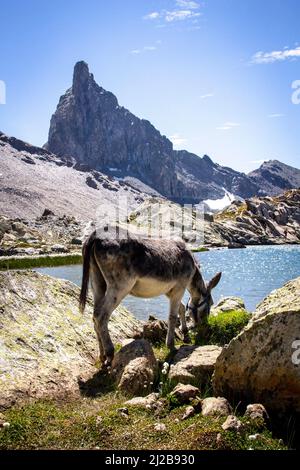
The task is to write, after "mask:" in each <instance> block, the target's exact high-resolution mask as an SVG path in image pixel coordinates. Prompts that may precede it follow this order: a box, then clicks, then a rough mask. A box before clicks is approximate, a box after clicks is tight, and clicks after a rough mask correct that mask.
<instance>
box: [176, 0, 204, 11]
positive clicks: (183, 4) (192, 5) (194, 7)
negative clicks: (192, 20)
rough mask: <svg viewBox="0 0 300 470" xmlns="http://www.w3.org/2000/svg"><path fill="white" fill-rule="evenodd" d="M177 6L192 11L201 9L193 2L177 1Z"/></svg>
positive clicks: (190, 0) (187, 0)
mask: <svg viewBox="0 0 300 470" xmlns="http://www.w3.org/2000/svg"><path fill="white" fill-rule="evenodd" d="M176 5H177V6H178V7H179V8H188V9H190V10H198V8H199V7H200V5H199V3H197V2H193V1H192V0H176Z"/></svg>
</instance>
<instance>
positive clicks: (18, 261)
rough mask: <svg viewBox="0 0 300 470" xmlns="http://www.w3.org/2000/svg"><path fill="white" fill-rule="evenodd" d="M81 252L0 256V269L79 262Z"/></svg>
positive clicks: (29, 267)
mask: <svg viewBox="0 0 300 470" xmlns="http://www.w3.org/2000/svg"><path fill="white" fill-rule="evenodd" d="M81 263H82V256H81V254H62V255H42V256H18V257H13V256H12V257H5V258H4V257H3V258H0V271H6V270H9V269H31V268H41V267H52V266H63V265H69V264H81Z"/></svg>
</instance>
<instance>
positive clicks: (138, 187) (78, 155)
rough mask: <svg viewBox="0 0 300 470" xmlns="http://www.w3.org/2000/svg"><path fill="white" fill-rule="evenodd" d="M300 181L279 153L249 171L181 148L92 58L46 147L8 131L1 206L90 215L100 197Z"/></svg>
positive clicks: (80, 70)
mask: <svg viewBox="0 0 300 470" xmlns="http://www.w3.org/2000/svg"><path fill="white" fill-rule="evenodd" d="M298 187H300V170H299V169H296V168H292V167H290V166H288V165H285V164H283V163H281V162H278V161H276V160H271V161H269V162H265V163H264V164H263V165H262V166H261V167H260V168H259V169H257V170H255V171H253V172H251V173H250V174H249V175H246V174H244V173H240V172H238V171H235V170H233V169H231V168H227V167H223V166H220V165H218V164H217V163H214V162H213V161H212V160H211V159H210V158H209V157H208V156H207V155H205V156H204V157H203V158H200V157H198V156H197V155H195V154H192V153H190V152H187V151H185V150H181V151H175V150H173V145H172V143H171V142H170V140H168V139H167V138H166V137H165V136H162V135H161V134H160V133H159V131H158V130H156V129H155V128H154V127H153V126H152V124H151V123H150V122H149V121H145V120H143V119H139V118H137V117H136V116H134V115H133V114H132V113H130V112H129V111H128V110H126V109H125V108H123V107H121V106H119V104H118V101H117V98H116V97H115V96H114V95H113V94H112V93H110V92H108V91H105V90H104V89H103V88H101V87H100V86H98V85H97V84H96V82H95V81H94V78H93V75H92V74H90V73H89V70H88V66H87V64H85V63H84V62H79V63H77V64H76V65H75V68H74V76H73V84H72V87H71V88H70V89H69V90H68V91H67V92H66V93H65V94H64V95H63V96H62V97H61V98H60V100H59V104H58V106H57V110H56V112H55V113H54V115H53V116H52V119H51V124H50V130H49V139H48V142H47V144H46V145H45V148H40V147H36V146H33V145H30V144H28V143H26V142H23V141H22V140H20V139H17V138H15V137H8V136H7V135H5V134H3V133H1V132H0V206H1V210H0V212H1V213H3V214H5V215H8V216H10V217H25V218H32V217H36V216H39V215H41V213H42V212H43V210H44V209H45V208H49V209H51V210H53V211H54V212H55V213H57V214H58V215H62V214H64V213H65V214H68V215H75V216H77V217H80V218H81V219H82V220H90V219H91V218H93V217H92V216H94V215H95V211H96V209H97V207H98V206H99V204H100V203H101V204H102V205H103V204H105V205H106V206H107V207H108V208H110V207H114V206H115V205H116V203H117V196H118V195H127V196H128V204H129V209H131V210H132V209H134V208H136V207H137V206H138V205H139V204H140V202H142V201H143V200H145V198H146V197H147V196H149V195H152V196H160V195H161V196H164V197H166V198H169V199H171V200H173V201H176V202H182V203H187V202H189V203H194V202H196V203H198V202H199V201H202V200H206V199H219V198H222V197H223V196H224V189H226V190H227V191H229V192H231V193H233V194H235V195H238V196H240V197H242V198H248V197H251V196H253V195H259V196H264V195H276V194H279V193H282V192H283V191H284V190H286V189H290V188H298Z"/></svg>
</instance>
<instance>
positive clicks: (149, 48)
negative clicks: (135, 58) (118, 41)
mask: <svg viewBox="0 0 300 470" xmlns="http://www.w3.org/2000/svg"><path fill="white" fill-rule="evenodd" d="M160 43H161V42H158V41H157V44H160ZM156 49H157V46H144V47H142V48H140V49H133V50H132V51H130V54H133V55H138V54H142V53H144V52H149V51H156Z"/></svg>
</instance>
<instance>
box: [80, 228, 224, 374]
mask: <svg viewBox="0 0 300 470" xmlns="http://www.w3.org/2000/svg"><path fill="white" fill-rule="evenodd" d="M82 251H83V276H82V285H81V292H80V310H81V312H83V311H84V308H85V304H86V298H87V292H88V285H89V280H91V287H92V291H93V296H94V315H93V320H94V326H95V331H96V334H97V338H98V342H99V349H100V360H101V362H102V365H103V366H109V365H110V364H111V361H112V359H113V356H114V346H113V343H112V341H111V338H110V335H109V331H108V321H109V318H110V315H111V313H112V312H113V310H115V309H116V307H117V306H118V305H119V304H120V302H121V301H122V300H123V299H124V297H126V296H127V295H128V294H131V295H133V296H136V297H142V298H150V297H156V296H158V295H162V294H164V295H166V296H167V297H168V299H169V303H170V311H169V319H168V333H167V339H166V344H167V347H168V348H169V349H170V350H172V349H174V337H175V327H176V323H177V318H178V315H179V316H180V322H181V330H182V333H183V334H184V336H185V338H186V337H187V334H188V328H187V324H186V316H185V313H186V309H185V307H184V305H183V303H182V302H181V301H182V297H183V295H184V292H185V290H186V289H187V290H188V291H189V293H190V298H189V301H188V304H187V309H188V310H189V311H190V316H191V319H192V321H193V323H194V326H198V325H205V324H207V318H208V315H209V312H210V307H211V305H212V304H213V300H212V296H211V290H212V289H213V288H214V287H215V286H216V285H217V284H218V282H219V281H220V278H221V273H218V274H216V275H215V276H214V277H213V278H212V279H211V281H209V282H208V283H205V281H204V279H203V278H202V275H201V272H200V268H199V265H198V264H197V262H196V260H195V258H194V257H193V255H192V253H191V252H190V251H189V250H188V249H187V248H186V245H185V243H184V242H182V241H175V240H164V239H150V238H140V237H137V236H134V235H128V236H127V237H125V238H122V239H120V238H118V239H117V238H114V239H110V238H105V237H97V232H96V231H94V232H93V233H92V234H91V235H90V236H89V237H88V238H87V239H86V241H85V243H84V245H83V250H82Z"/></svg>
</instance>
